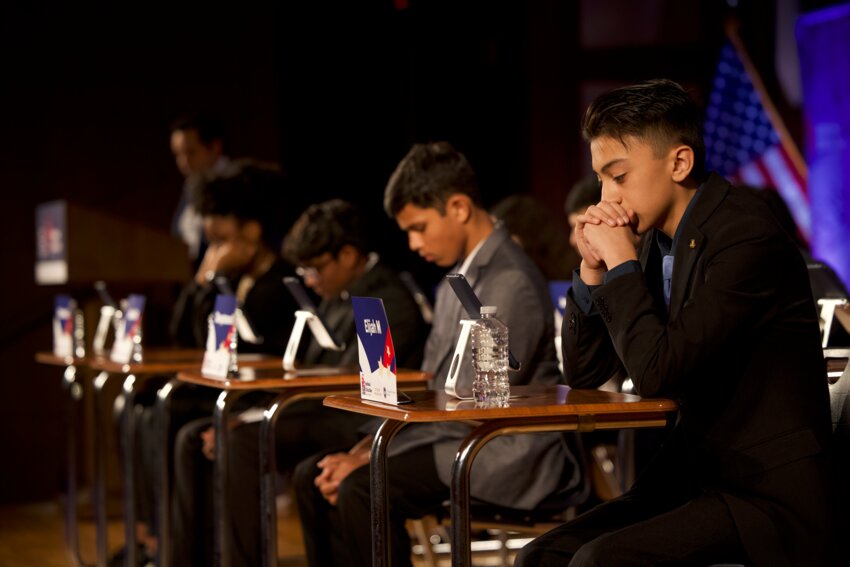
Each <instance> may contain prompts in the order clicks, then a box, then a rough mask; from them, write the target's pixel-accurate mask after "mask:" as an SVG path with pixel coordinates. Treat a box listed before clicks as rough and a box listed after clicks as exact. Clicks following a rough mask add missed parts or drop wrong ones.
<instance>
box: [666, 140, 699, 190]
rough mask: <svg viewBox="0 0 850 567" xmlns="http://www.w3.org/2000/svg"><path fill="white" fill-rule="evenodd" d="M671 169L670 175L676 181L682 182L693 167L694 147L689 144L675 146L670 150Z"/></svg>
mask: <svg viewBox="0 0 850 567" xmlns="http://www.w3.org/2000/svg"><path fill="white" fill-rule="evenodd" d="M671 155H672V158H673V171H672V172H671V176H672V178H673V181H675V182H676V183H682V182H683V181H684V180H685V179H687V177H688V175H690V174H691V171H692V170H693V168H694V149H693V148H692V147H690V146H686V145H684V144H683V145H681V146H676V147H675V148H673V149H672V150H671Z"/></svg>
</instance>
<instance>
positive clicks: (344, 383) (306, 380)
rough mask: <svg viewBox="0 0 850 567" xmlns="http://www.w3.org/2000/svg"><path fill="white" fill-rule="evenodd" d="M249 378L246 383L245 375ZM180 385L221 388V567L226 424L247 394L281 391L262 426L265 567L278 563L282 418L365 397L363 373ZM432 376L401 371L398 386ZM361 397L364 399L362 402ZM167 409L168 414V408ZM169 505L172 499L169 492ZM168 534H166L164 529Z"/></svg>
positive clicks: (225, 532)
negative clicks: (338, 398)
mask: <svg viewBox="0 0 850 567" xmlns="http://www.w3.org/2000/svg"><path fill="white" fill-rule="evenodd" d="M246 376H247V377H248V380H245V379H244V378H245V377H246ZM177 378H178V380H179V381H181V382H184V383H189V384H196V385H200V386H207V387H210V388H216V389H219V390H221V394H220V395H219V398H218V401H217V402H216V406H215V413H214V414H213V425H214V427H215V432H216V440H215V443H216V447H215V466H214V471H215V473H214V476H215V480H214V486H215V507H214V510H215V517H216V519H215V525H216V538H215V545H216V556H217V558H218V562H217V565H221V566H222V567H227V565H229V561H230V555H231V553H230V545H231V543H230V541H229V534H230V530H229V525H228V523H229V514H228V513H227V510H229V509H230V507H229V495H228V491H227V472H228V471H227V451H228V445H229V438H228V429H227V427H226V424H227V422H228V418H229V416H230V411H231V408H232V407H233V404H234V403H235V402H236V401H237V400H238V399H239V398H240V397H241V396H242V395H244V394H245V393H247V392H252V391H257V390H272V391H277V392H279V394H278V396H277V397H276V398H275V400H274V401H273V402H272V403H271V404H270V405H269V406H268V409H267V410H266V411H265V413H264V416H263V422H262V424H261V427H260V466H261V471H262V472H261V480H260V487H261V510H262V522H261V525H262V528H263V529H262V531H263V533H262V537H263V551H264V557H263V561H264V565H270V566H274V565H277V515H276V510H275V505H274V500H275V488H274V486H275V475H276V473H277V458H276V451H275V435H274V428H275V423H276V422H277V419H278V416H279V415H280V414H281V413H282V412H283V410H285V409H286V407H288V406H290V405H291V404H292V403H294V402H296V401H298V400H301V399H306V398H321V397H325V396H327V395H329V394H333V393H340V392H352V393H356V394H357V395H358V396H359V394H360V373H359V372H356V373H339V374H332V373H329V374H325V375H318V376H299V375H298V374H297V373H284V372H283V371H280V370H277V371H269V370H256V371H252V370H248V371H247V372H246V371H245V370H240V376H239V377H238V378H236V379H233V380H216V379H212V378H207V377H205V376H203V375H202V374H200V373H199V372H180V373H179V374H178V375H177ZM429 378H430V375H429V374H427V373H425V372H420V371H418V370H417V371H411V370H399V371H398V384H399V387H400V388H405V389H408V388H411V387H414V388H415V387H424V386H425V383H426V382H427V380H428V379H429ZM358 399H359V398H358ZM162 407H163V414H164V413H166V412H167V407H166V406H165V405H163V406H162ZM162 500H163V501H165V500H166V498H165V494H163V498H162ZM162 521H165V522H166V523H165V524H164V525H166V526H170V523H169V520H168V518H165V517H161V525H162ZM162 531H163V532H165V531H166V530H165V529H163V530H162Z"/></svg>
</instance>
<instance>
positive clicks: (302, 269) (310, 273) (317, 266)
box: [295, 254, 334, 279]
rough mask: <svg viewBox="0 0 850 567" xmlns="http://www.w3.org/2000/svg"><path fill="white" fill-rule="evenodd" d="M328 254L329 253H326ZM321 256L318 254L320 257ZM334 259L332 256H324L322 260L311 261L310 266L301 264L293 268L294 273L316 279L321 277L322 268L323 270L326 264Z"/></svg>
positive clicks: (304, 277) (305, 277)
mask: <svg viewBox="0 0 850 567" xmlns="http://www.w3.org/2000/svg"><path fill="white" fill-rule="evenodd" d="M328 255H329V256H330V254H328ZM320 257H321V256H319V258H320ZM333 261H334V258H333V256H330V257H329V258H325V259H323V260H318V261H311V262H310V264H312V265H311V266H305V265H301V266H298V267H297V268H295V273H296V274H298V276H299V277H301V278H303V279H307V278H311V279H317V278H320V277H322V270H324V269H325V268H326V267H327V266H328V264H330V263H331V262H333Z"/></svg>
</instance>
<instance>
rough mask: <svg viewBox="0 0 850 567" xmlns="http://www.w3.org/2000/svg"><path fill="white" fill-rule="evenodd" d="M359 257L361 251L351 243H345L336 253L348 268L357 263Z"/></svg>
mask: <svg viewBox="0 0 850 567" xmlns="http://www.w3.org/2000/svg"><path fill="white" fill-rule="evenodd" d="M359 257H360V252H359V251H358V250H357V248H355V247H354V246H352V245H351V244H343V245H342V248H340V249H339V252H337V255H336V258H337V261H338V262H339V263H340V264H342V265H343V266H345V267H346V268H348V269H351V268H353V267H354V266H356V265H357V261H358V260H359Z"/></svg>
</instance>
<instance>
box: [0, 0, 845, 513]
mask: <svg viewBox="0 0 850 567" xmlns="http://www.w3.org/2000/svg"><path fill="white" fill-rule="evenodd" d="M831 3H833V2H817V1H803V2H800V3H799V4H797V3H795V2H791V3H790V4H789V3H787V2H782V0H775V1H773V2H772V1H755V0H739V1H738V2H732V1H731V0H730V2H729V3H725V2H722V1H718V0H704V1H699V0H648V1H639V2H638V1H627V0H621V1H618V0H582V1H578V0H576V1H573V0H568V1H561V0H535V1H528V2H521V1H515V2H498V1H497V2H493V1H484V0H481V1H470V2H462V1H459V0H418V1H417V0H409V1H406V0H395V1H393V0H380V1H378V0H357V1H353V2H352V1H348V2H313V1H307V0H302V1H297V2H274V1H271V0H267V1H261V0H247V1H241V2H230V3H226V4H211V3H204V4H200V3H198V4H184V3H177V2H174V3H170V4H169V5H160V4H157V3H141V2H139V3H129V4H126V3H120V4H121V6H120V7H116V6H115V5H114V4H106V3H103V4H98V5H95V6H92V5H84V3H58V2H57V3H53V4H50V3H48V4H39V5H31V4H30V3H22V2H21V3H16V2H12V3H3V5H2V7H0V64H2V67H0V76H2V83H0V84H2V87H0V109H2V114H1V115H0V116H2V136H0V160H2V162H0V163H2V167H0V195H2V197H0V199H2V204H3V206H2V213H3V214H2V231H0V234H2V237H0V238H2V246H0V270H2V290H1V291H2V293H0V302H2V303H0V312H2V325H0V369H2V374H0V404H2V410H0V471H2V472H0V481H2V482H0V503H3V502H12V501H25V500H36V499H44V498H51V497H53V496H55V495H56V493H57V492H58V491H59V490H60V489H61V487H62V479H63V476H64V466H63V463H64V461H63V459H64V453H63V451H64V446H65V443H64V433H65V430H64V424H65V413H64V393H63V392H62V389H61V385H60V372H59V370H58V369H57V368H46V367H39V366H37V365H36V364H35V363H34V362H33V354H34V352H35V351H37V350H49V349H50V347H51V344H52V343H51V338H50V326H49V321H50V311H51V306H52V297H53V295H54V294H55V293H57V292H58V291H59V288H56V287H38V286H36V285H35V284H34V281H33V275H32V274H33V263H34V258H35V235H34V212H33V211H34V208H35V206H36V205H37V204H39V203H43V202H45V201H50V200H53V199H60V198H61V199H66V200H68V201H69V202H73V203H76V204H80V205H84V206H87V207H89V208H93V209H97V210H101V211H104V212H108V213H111V214H114V215H117V216H119V217H123V218H127V219H132V220H134V221H136V222H143V223H145V224H147V225H149V226H152V227H158V228H161V229H162V230H167V229H168V227H169V223H170V220H171V216H172V214H173V211H174V208H175V206H176V204H177V201H178V198H179V191H180V188H181V186H182V178H181V177H180V175H179V173H178V172H177V169H176V167H175V165H174V163H173V159H172V157H171V154H170V150H169V147H168V136H169V131H168V126H169V123H170V122H171V121H172V120H173V119H174V118H175V117H176V116H177V115H179V114H181V113H183V112H186V111H189V110H207V111H212V112H215V113H216V114H217V115H219V116H220V117H221V118H222V119H223V121H224V122H225V123H226V124H227V126H228V130H229V134H230V145H229V148H228V152H229V154H230V155H231V156H232V157H243V156H252V157H256V158H260V159H264V160H271V161H277V162H279V163H280V164H281V165H282V167H283V169H284V170H285V171H286V172H287V173H288V174H289V176H290V178H291V180H292V186H291V187H292V188H291V190H298V191H308V192H309V194H310V196H311V198H312V199H314V200H315V201H319V200H323V199H326V198H330V197H343V198H347V199H349V200H352V201H354V202H356V203H358V204H360V205H362V206H363V207H364V208H365V209H366V210H367V211H368V212H369V213H370V215H371V217H372V219H373V222H374V224H375V226H376V228H377V229H378V230H380V231H381V232H380V234H381V236H382V239H381V244H382V251H383V253H384V256H385V258H387V259H388V260H390V263H392V264H395V265H396V266H397V267H407V268H410V269H413V270H414V272H415V273H417V274H421V277H422V278H423V279H424V280H425V281H428V280H429V278H431V279H433V278H434V277H435V272H434V271H433V270H427V269H425V267H424V266H423V265H422V264H421V263H420V262H419V260H418V259H415V258H413V257H412V256H411V255H410V254H409V253H407V252H406V242H405V239H404V238H403V235H402V234H401V233H400V232H398V231H397V229H396V228H395V227H394V225H393V224H392V223H391V222H389V220H387V219H386V218H385V217H384V215H383V213H382V210H381V197H382V192H383V187H384V184H385V183H386V180H387V178H388V176H389V174H390V173H391V172H392V170H393V168H394V166H395V164H396V163H397V162H398V160H399V159H400V158H401V157H402V156H403V155H404V154H405V152H406V151H407V149H408V148H409V146H410V144H411V143H413V142H417V141H427V140H436V139H447V140H450V141H451V142H452V143H454V144H455V145H456V146H457V147H458V148H459V149H461V150H462V151H464V152H465V153H466V154H467V156H468V157H469V158H470V160H471V161H472V163H473V165H474V166H475V167H476V170H477V171H478V174H479V177H480V182H481V186H482V189H483V192H484V194H485V200H486V204H487V205H492V204H494V203H495V202H496V201H497V200H498V199H500V198H501V197H504V196H506V195H509V194H511V193H515V192H529V193H532V194H534V195H535V196H536V197H538V198H539V199H541V200H542V201H543V202H544V203H545V204H546V205H547V206H548V207H549V208H550V209H551V210H552V211H553V212H554V213H556V214H557V216H558V219H559V222H562V223H564V224H565V219H564V218H563V214H562V213H561V211H562V204H563V201H564V197H565V196H566V193H567V191H568V189H569V187H570V186H571V185H572V183H574V182H575V181H576V180H578V178H579V177H580V176H581V175H582V174H584V173H587V172H589V165H588V154H587V151H586V149H585V148H584V144H583V142H582V141H581V138H580V135H579V122H580V117H581V114H582V111H583V110H584V108H585V107H586V105H587V104H588V103H589V101H590V100H591V99H592V98H593V97H594V96H595V95H597V94H599V93H600V92H602V91H604V90H607V89H608V88H611V87H615V86H618V85H621V84H624V83H628V82H632V81H636V80H641V79H647V78H654V77H662V76H663V77H668V78H671V79H674V80H677V81H680V82H682V83H683V84H684V85H686V87H687V88H689V89H690V90H691V91H692V92H693V93H694V95H695V97H696V98H697V99H700V100H703V99H704V98H705V96H706V93H707V89H708V87H709V85H710V81H711V78H712V75H713V73H714V64H715V61H716V57H717V52H718V50H719V47H720V45H721V43H722V42H723V39H724V32H723V24H724V21H725V20H726V19H727V18H728V17H729V16H735V17H736V18H737V19H738V20H739V21H740V23H741V28H740V33H741V36H742V38H743V40H744V43H745V44H746V46H747V48H748V50H749V52H750V55H751V57H752V58H753V60H754V62H755V64H756V66H757V67H758V68H759V70H760V71H761V73H762V75H763V79H764V80H765V83H766V86H767V88H768V91H769V92H770V93H771V96H772V97H773V99H774V102H775V103H776V104H777V106H778V107H779V109H780V112H781V113H782V114H783V115H784V116H785V118H786V121H787V122H788V125H789V128H790V130H791V132H792V134H793V135H794V136H795V137H796V139H797V141H798V142H799V141H800V139H801V136H802V133H801V125H800V124H801V119H800V113H799V110H798V101H794V100H789V98H793V97H788V96H787V95H786V90H785V89H783V87H782V86H781V85H780V82H779V80H778V77H777V65H776V58H775V54H776V47H777V42H778V40H780V43H781V41H782V38H781V37H778V36H781V35H782V34H781V31H779V32H778V31H777V30H778V27H777V21H778V20H777V13H778V11H779V10H780V9H784V8H788V6H789V5H791V9H792V10H793V9H794V5H796V6H797V7H798V9H799V10H800V11H806V10H810V9H813V8H816V7H820V6H822V5H826V4H831ZM115 4H119V3H115ZM730 4H733V6H730ZM791 38H792V39H793V35H792V36H791ZM70 291H72V292H74V293H76V294H82V295H83V296H84V297H83V299H85V296H86V294H89V292H88V291H87V290H81V289H71V290H70ZM125 291H130V289H127V290H125V289H123V288H122V287H121V286H118V288H117V289H116V290H115V293H116V295H120V294H122V293H124V292H125ZM145 291H148V292H149V293H152V294H153V295H154V296H156V297H159V298H162V301H163V302H167V298H169V297H170V294H171V293H172V291H173V290H171V289H164V290H163V289H150V290H145ZM148 324H149V325H150V321H148ZM153 336H156V332H154V333H153Z"/></svg>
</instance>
